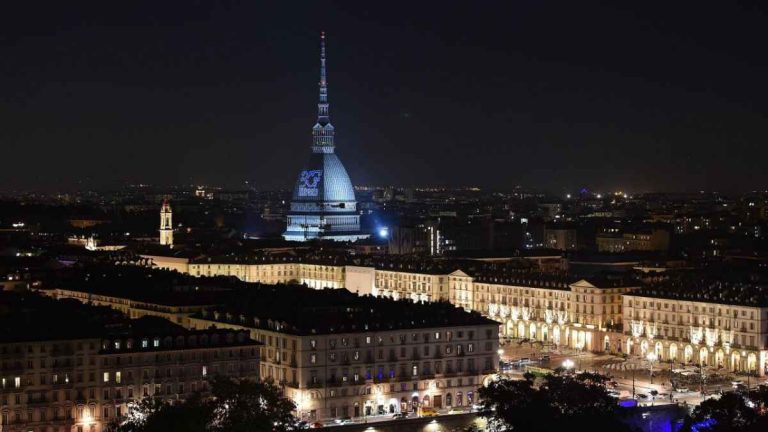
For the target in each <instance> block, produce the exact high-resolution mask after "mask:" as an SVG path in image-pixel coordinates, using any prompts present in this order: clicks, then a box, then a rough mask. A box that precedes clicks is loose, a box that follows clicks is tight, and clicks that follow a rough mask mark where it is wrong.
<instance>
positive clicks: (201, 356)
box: [0, 293, 259, 432]
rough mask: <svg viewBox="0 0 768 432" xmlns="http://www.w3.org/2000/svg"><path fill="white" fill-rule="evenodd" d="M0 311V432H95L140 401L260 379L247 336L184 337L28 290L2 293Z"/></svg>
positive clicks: (155, 323)
mask: <svg viewBox="0 0 768 432" xmlns="http://www.w3.org/2000/svg"><path fill="white" fill-rule="evenodd" d="M0 310H2V312H0V322H1V323H2V328H3V329H5V330H4V331H2V332H0V366H1V368H0V427H1V428H2V430H3V431H4V432H5V431H20V432H30V431H33V432H64V431H67V432H84V431H85V432H101V431H104V430H106V427H107V425H108V424H109V423H110V422H112V421H113V420H116V419H119V418H120V417H121V416H123V415H125V414H126V413H127V409H128V404H129V403H131V402H132V401H136V400H140V399H142V398H143V397H146V396H151V397H155V398H162V399H165V400H168V401H178V400H183V399H184V398H186V397H189V396H190V395H191V394H193V393H195V392H198V391H200V392H203V393H205V392H206V390H207V388H208V387H207V378H208V376H213V375H224V376H230V377H247V378H251V379H258V378H259V375H258V374H259V349H258V343H257V342H255V341H253V340H252V339H250V337H249V335H248V332H243V331H236V330H227V329H216V330H211V329H205V330H197V331H189V330H186V329H184V328H182V327H180V326H177V325H174V324H172V323H170V322H168V321H166V320H164V319H161V318H157V317H145V318H142V319H139V320H130V319H127V318H126V317H125V316H124V315H122V314H120V313H119V312H117V311H114V310H111V309H109V308H103V307H94V306H87V305H84V304H82V303H80V302H77V301H73V300H61V301H56V300H53V299H50V298H46V297H43V296H39V295H37V294H32V293H26V294H23V295H21V294H12V293H0ZM51 322H55V323H56V325H50V323H51Z"/></svg>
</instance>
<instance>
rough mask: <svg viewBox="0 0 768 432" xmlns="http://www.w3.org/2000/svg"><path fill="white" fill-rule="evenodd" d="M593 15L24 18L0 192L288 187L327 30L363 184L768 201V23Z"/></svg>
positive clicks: (143, 11)
mask: <svg viewBox="0 0 768 432" xmlns="http://www.w3.org/2000/svg"><path fill="white" fill-rule="evenodd" d="M594 6H595V7H592V5H589V6H578V7H577V6H573V5H568V4H565V3H559V2H545V3H542V4H527V3H519V4H515V5H502V4H499V3H493V4H489V5H487V6H486V7H484V8H482V9H471V8H469V7H468V6H467V7H463V6H461V5H460V4H448V5H446V6H445V7H444V8H441V9H440V10H433V9H432V8H430V7H428V6H426V5H425V6H418V5H411V7H410V8H409V9H408V13H407V14H403V13H399V12H398V10H400V8H399V7H397V5H394V4H393V5H390V6H387V7H384V6H381V7H379V6H370V5H368V6H350V5H345V4H343V3H333V2H330V3H329V4H327V5H323V7H321V6H311V5H308V6H306V7H305V8H302V9H301V10H298V11H297V10H287V8H285V7H281V6H277V5H262V6H260V7H257V6H254V5H247V4H243V3H229V4H225V5H209V4H202V3H201V4H189V5H185V8H175V7H173V6H172V5H164V6H161V7H158V8H150V6H149V4H148V3H142V2H139V3H135V4H132V5H130V6H124V8H125V9H122V10H111V9H109V8H104V9H102V8H99V7H94V8H91V9H89V10H83V9H80V10H78V9H74V8H62V9H60V10H57V9H56V6H51V8H52V9H51V10H50V12H51V13H50V14H47V15H46V16H44V17H39V16H37V14H36V12H37V11H33V10H30V9H28V8H27V7H25V6H23V5H14V6H13V9H14V10H13V12H14V13H11V14H7V16H6V17H5V20H8V22H5V23H4V24H5V25H4V27H5V28H6V29H8V31H7V35H6V37H5V38H4V39H3V40H2V41H0V49H2V51H3V52H4V56H5V57H6V58H7V59H9V60H8V64H7V65H6V66H5V67H4V68H3V69H2V70H0V90H1V91H0V93H2V94H3V95H4V96H3V98H2V101H0V109H2V112H3V114H4V118H5V123H6V127H4V128H3V131H2V132H0V140H1V141H2V142H3V143H4V148H5V150H6V156H7V157H8V160H11V161H13V163H11V164H8V165H7V166H6V169H5V170H4V171H3V174H2V175H0V180H2V182H3V185H4V186H3V189H4V190H12V189H24V190H55V189H57V188H63V189H69V190H72V189H77V188H92V187H95V188H106V187H114V186H117V185H123V184H127V183H134V182H147V183H154V184H160V185H169V184H180V183H200V184H202V183H212V184H226V185H234V184H244V183H243V182H244V181H246V180H247V181H249V184H255V185H257V186H256V187H258V188H260V189H278V188H289V187H290V185H291V183H292V181H293V175H292V174H290V173H294V172H296V171H298V170H299V168H300V163H301V160H300V159H301V158H296V157H294V156H296V155H297V154H300V152H302V151H303V150H304V148H305V147H304V146H305V143H306V140H307V139H308V137H309V133H308V132H307V130H306V126H305V125H306V124H307V122H309V121H311V119H312V116H313V110H312V108H311V104H312V101H313V98H314V97H315V96H314V95H315V92H314V90H313V83H314V82H315V81H316V66H315V64H314V63H313V62H312V59H313V57H312V54H313V53H314V52H315V49H316V42H315V41H316V38H317V36H318V34H319V33H320V31H322V30H325V31H327V32H328V34H329V36H330V37H331V38H332V40H333V48H334V54H333V55H332V56H331V59H330V60H331V61H332V62H333V64H334V75H333V77H332V80H331V84H332V85H333V88H334V101H335V102H334V103H335V107H336V108H335V113H334V115H335V117H336V119H337V120H336V121H337V123H338V124H339V125H341V127H340V128H339V130H338V131H337V133H338V140H337V141H338V142H337V144H338V146H339V148H340V149H341V151H342V152H343V153H344V156H345V161H346V164H347V169H348V170H349V173H350V177H352V178H353V179H354V180H355V184H394V185H398V186H400V185H403V186H405V185H436V186H449V187H450V186H462V185H476V186H479V187H482V188H485V189H491V190H510V189H512V188H514V187H515V186H516V185H521V186H523V187H525V188H527V189H533V190H545V191H549V192H551V193H553V194H558V193H560V192H562V191H576V190H579V189H581V188H583V187H587V188H589V189H590V190H602V191H610V190H619V189H622V190H632V191H638V192H644V191H698V190H718V191H748V190H755V189H758V190H759V189H763V185H764V184H765V183H766V181H767V180H768V174H766V173H764V172H763V170H762V169H761V166H760V161H761V160H762V159H763V158H764V157H765V156H768V154H765V153H766V152H767V151H768V150H766V149H765V148H763V147H762V146H760V144H761V143H762V142H763V141H765V137H766V136H767V135H768V131H767V130H766V127H765V112H766V110H765V102H764V100H766V98H765V97H764V96H765V93H766V86H765V83H764V82H763V80H762V78H761V77H762V76H764V75H765V74H764V72H765V66H764V65H761V64H759V61H758V58H757V56H756V55H755V53H756V52H759V51H758V49H759V41H760V40H764V39H765V38H764V37H763V36H764V33H765V32H766V30H765V28H766V26H765V25H764V23H765V18H766V13H765V11H764V10H762V9H761V8H760V7H759V6H757V5H745V4H742V5H729V6H727V7H723V9H716V8H709V7H708V6H706V5H697V9H695V10H693V12H695V16H696V18H697V19H690V18H691V16H693V15H691V13H692V10H690V9H687V8H685V7H684V6H675V7H668V5H667V7H665V8H664V9H656V8H654V6H653V5H649V6H646V7H645V8H643V9H636V10H630V9H621V8H619V7H618V6H615V5H611V6H605V5H602V7H598V6H601V5H594ZM294 9H295V8H294ZM33 14H34V15H35V21H32V20H30V19H29V18H31V17H32V16H33ZM289 18H291V19H289ZM285 23H289V24H288V25H285ZM761 35H763V36H761ZM446 126H448V127H446ZM275 161H279V162H280V163H275ZM457 174H459V175H457Z"/></svg>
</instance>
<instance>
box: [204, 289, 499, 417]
mask: <svg viewBox="0 0 768 432" xmlns="http://www.w3.org/2000/svg"><path fill="white" fill-rule="evenodd" d="M190 325H191V327H192V328H208V327H210V326H212V325H213V326H216V327H219V328H231V329H246V330H249V331H250V333H251V337H252V338H254V339H255V340H258V341H259V342H261V343H262V344H263V350H262V357H261V371H260V372H261V375H262V376H263V377H265V378H273V379H275V380H276V381H277V382H280V383H281V384H283V385H284V388H285V394H286V396H288V397H290V398H292V399H293V400H294V401H295V402H296V404H297V407H298V411H299V412H298V414H299V416H300V417H302V418H305V419H312V420H315V419H328V418H336V417H344V416H351V417H365V416H373V415H385V414H386V415H389V414H393V413H398V412H408V411H413V410H417V409H418V408H419V407H423V406H431V407H436V408H444V407H452V406H466V405H471V404H472V403H473V402H474V401H476V397H477V396H476V391H477V388H478V387H480V386H481V385H483V384H484V382H486V381H487V380H488V379H491V377H492V376H493V375H494V374H495V373H496V371H497V367H498V360H499V359H498V353H497V350H498V347H499V335H498V329H499V326H498V323H496V322H495V321H492V320H489V319H486V318H484V317H482V316H481V315H480V314H478V313H473V312H466V311H464V310H462V309H460V308H456V307H454V306H451V305H449V304H447V303H413V302H410V301H404V300H394V299H387V298H376V297H373V296H357V295H354V294H352V293H350V292H349V291H347V290H330V289H329V290H308V289H306V288H303V287H297V286H278V287H270V286H261V287H258V288H251V289H249V290H248V291H247V295H246V296H245V297H243V296H241V297H239V298H238V301H237V303H235V304H229V305H223V306H222V307H220V308H215V309H214V310H210V311H205V312H201V313H200V314H196V315H194V316H193V317H191V318H190Z"/></svg>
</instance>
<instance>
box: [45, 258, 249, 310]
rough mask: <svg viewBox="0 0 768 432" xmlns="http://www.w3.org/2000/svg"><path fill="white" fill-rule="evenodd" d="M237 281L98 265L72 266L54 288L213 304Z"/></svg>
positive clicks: (149, 300)
mask: <svg viewBox="0 0 768 432" xmlns="http://www.w3.org/2000/svg"><path fill="white" fill-rule="evenodd" d="M241 285H242V282H240V281H238V280H237V279H235V278H228V277H194V276H189V275H185V274H181V273H178V272H172V271H167V270H153V269H148V268H146V267H137V266H130V265H128V266H114V265H99V266H89V267H87V268H82V269H73V270H72V271H70V272H69V273H68V274H66V275H65V276H64V277H63V278H62V279H61V281H59V283H58V284H57V285H56V288H61V289H67V290H72V291H78V292H85V293H90V294H98V295H105V296H111V297H120V298H127V299H130V300H134V301H141V302H146V303H154V304H160V305H166V306H204V305H214V304H217V303H218V302H219V301H220V299H221V297H222V296H224V295H226V294H227V293H228V292H230V291H231V290H232V289H235V288H237V287H239V286H241Z"/></svg>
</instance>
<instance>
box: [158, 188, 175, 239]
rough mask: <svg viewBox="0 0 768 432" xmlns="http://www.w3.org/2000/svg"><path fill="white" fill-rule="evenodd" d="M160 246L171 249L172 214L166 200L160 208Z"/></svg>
mask: <svg viewBox="0 0 768 432" xmlns="http://www.w3.org/2000/svg"><path fill="white" fill-rule="evenodd" d="M160 244H161V245H164V246H170V247H173V212H171V205H170V204H169V203H168V200H165V201H163V207H161V208H160Z"/></svg>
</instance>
